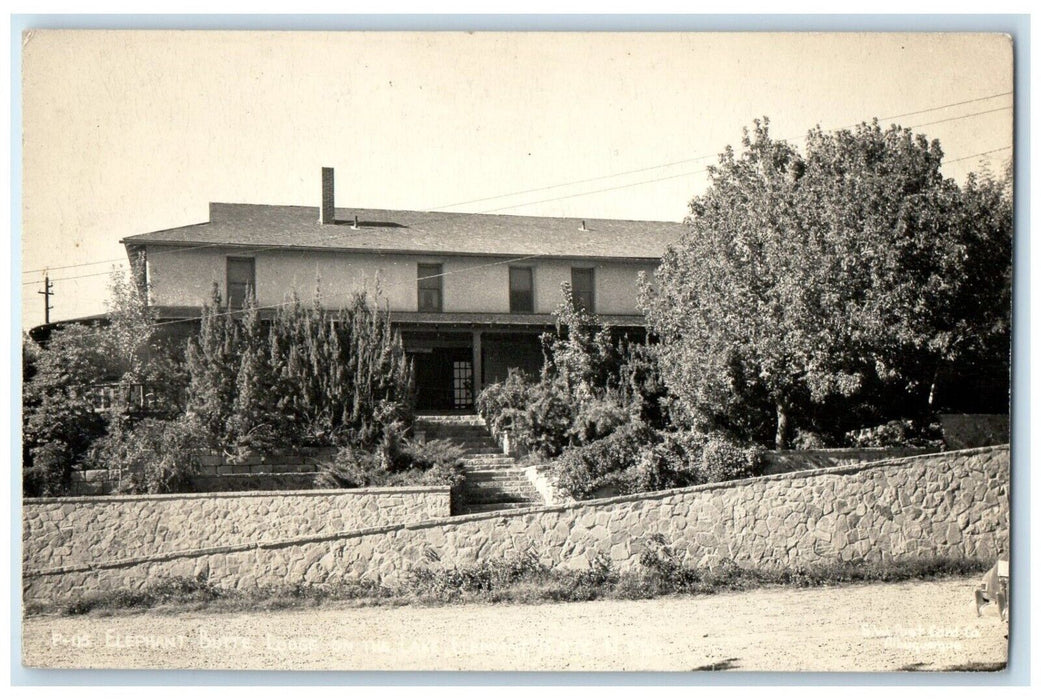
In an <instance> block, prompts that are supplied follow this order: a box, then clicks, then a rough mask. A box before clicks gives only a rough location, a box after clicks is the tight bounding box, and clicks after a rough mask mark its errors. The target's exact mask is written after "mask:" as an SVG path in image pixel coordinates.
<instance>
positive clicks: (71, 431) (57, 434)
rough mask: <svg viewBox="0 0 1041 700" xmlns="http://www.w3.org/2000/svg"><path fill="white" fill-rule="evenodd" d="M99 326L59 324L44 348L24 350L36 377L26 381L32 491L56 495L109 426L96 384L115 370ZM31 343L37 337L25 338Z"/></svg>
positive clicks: (25, 430)
mask: <svg viewBox="0 0 1041 700" xmlns="http://www.w3.org/2000/svg"><path fill="white" fill-rule="evenodd" d="M99 334H100V329H98V328H92V327H84V326H78V325H75V326H68V327H65V328H58V329H56V330H54V331H53V332H52V333H51V337H50V339H49V342H48V343H47V346H46V347H45V348H40V347H38V346H37V347H33V348H30V349H27V350H26V351H23V357H29V358H32V365H33V367H32V378H31V379H29V380H28V381H26V382H25V383H24V384H23V387H22V441H23V442H22V454H23V459H22V482H23V490H24V492H25V494H26V495H30V496H57V495H62V494H63V493H64V490H65V488H66V487H67V486H68V480H69V474H70V472H71V470H72V467H73V465H75V464H76V463H77V462H78V461H79V460H80V459H82V457H83V456H84V455H85V454H86V452H87V450H88V449H89V448H90V446H91V444H92V443H93V442H94V440H95V439H96V438H98V437H100V436H101V435H102V434H104V432H105V420H104V418H103V417H102V416H101V415H100V414H99V413H98V412H97V411H95V410H94V402H93V400H92V393H91V392H92V389H93V387H94V385H95V384H96V383H98V382H99V381H101V380H102V379H104V378H105V377H106V376H107V375H108V374H109V372H110V371H111V358H110V357H109V356H108V355H107V354H106V353H105V352H104V350H103V344H102V343H99V342H98V337H99ZM25 342H26V343H32V341H31V340H26V341H25Z"/></svg>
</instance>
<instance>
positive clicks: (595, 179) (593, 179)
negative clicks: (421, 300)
mask: <svg viewBox="0 0 1041 700" xmlns="http://www.w3.org/2000/svg"><path fill="white" fill-rule="evenodd" d="M1011 94H1012V91H1007V92H1000V93H995V94H993V95H986V96H983V97H975V98H972V99H968V100H961V101H959V102H949V103H946V104H942V105H937V106H935V107H928V108H925V109H919V110H915V111H913V112H903V113H901V114H894V115H890V116H885V117H879V118H878V119H879V120H880V121H884V120H888V119H897V118H900V117H908V116H913V115H916V114H924V113H927V112H935V111H938V110H941V109H949V108H951V107H958V106H961V105H966V104H972V103H975V102H983V101H986V100H992V99H995V98H998V97H1005V96H1008V95H1011ZM1011 108H1012V106H1011V105H1010V106H1008V107H1001V108H998V109H994V110H987V111H984V112H975V113H972V114H966V115H962V116H959V117H951V118H949V119H941V120H937V121H934V122H925V123H924V124H917V125H915V126H912V127H909V128H917V127H920V126H929V125H932V124H939V123H942V122H946V121H956V120H958V119H965V118H968V117H973V116H978V115H980V114H989V113H991V112H999V111H1002V110H1005V109H1011ZM854 126H856V124H851V125H847V126H843V127H835V128H833V129H829V131H837V130H839V129H848V128H852V127H854ZM795 138H803V137H790V138H787V139H783V140H794V139H795ZM717 155H718V153H711V154H706V155H701V156H695V157H693V158H685V159H683V160H677V161H672V162H669V163H661V164H658V165H651V166H647V167H643V168H636V169H634V170H625V171H621V172H617V173H610V174H607V175H598V176H595V177H590V178H585V179H581V180H572V181H570V182H563V183H559V184H555V185H546V186H543V187H534V188H530V189H526V190H518V191H516V192H509V193H506V194H501V195H493V196H489V197H481V198H478V199H471V200H466V201H462V202H455V203H453V204H444V205H441V206H438V207H433V208H432V209H430V211H437V210H439V209H447V208H449V207H456V206H462V205H463V204H474V203H477V202H485V201H490V200H493V199H504V198H506V197H514V196H518V195H521V194H531V193H534V192H544V191H546V190H552V189H558V188H560V187H569V186H572V185H580V184H585V183H588V182H598V181H601V180H608V179H611V178H615V177H621V176H623V175H632V174H636V173H642V172H649V171H651V170H660V169H662V168H669V167H673V166H676V165H683V164H685V163H693V162H697V161H700V160H706V159H709V158H714V157H716V156H717ZM700 172H705V169H702V170H696V171H693V172H688V173H680V174H678V175H669V176H665V177H662V178H659V179H652V180H643V181H640V182H635V183H631V184H628V185H618V186H613V187H609V188H605V189H602V190H592V191H590V192H588V193H587V192H580V193H576V194H573V195H567V196H561V197H556V198H553V199H545V200H539V201H537V202H528V203H525V204H516V205H510V206H506V207H499V208H495V209H489V210H485V211H481V212H474V213H477V214H489V213H494V212H497V211H503V210H506V209H515V208H517V207H522V206H528V205H530V204H541V203H544V202H553V201H558V200H560V199H568V198H571V197H582V196H585V195H586V194H596V193H599V192H610V191H613V190H617V189H624V188H626V187H635V186H638V185H644V184H649V183H653V182H659V181H662V180H672V179H676V178H680V177H686V176H688V175H691V174H697V173H700ZM453 213H455V212H453ZM222 245H224V244H223V243H211V244H200V245H196V246H186V247H184V248H180V249H177V250H166V251H156V252H154V253H153V254H152V255H153V257H154V256H155V255H163V254H167V253H174V252H179V251H181V250H198V249H202V248H209V247H219V246H222ZM122 260H123V259H122V258H111V259H109V260H98V261H95V262H85V263H76V264H71V265H59V266H50V267H47V268H37V269H33V270H22V274H23V275H25V274H32V273H35V272H44V271H46V270H64V269H72V268H78V267H88V266H91V265H103V264H105V263H119V262H122ZM103 274H110V272H98V273H90V274H86V275H78V276H75V277H64V278H59V280H58V281H64V280H70V279H81V278H84V277H95V276H100V275H103ZM23 284H36V282H35V281H34V282H29V283H23Z"/></svg>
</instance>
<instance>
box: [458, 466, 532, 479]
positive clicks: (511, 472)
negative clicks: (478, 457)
mask: <svg viewBox="0 0 1041 700" xmlns="http://www.w3.org/2000/svg"><path fill="white" fill-rule="evenodd" d="M466 478H467V480H474V481H488V480H494V479H507V480H511V481H527V480H528V477H527V476H526V475H525V474H524V472H523V470H520V469H467V470H466Z"/></svg>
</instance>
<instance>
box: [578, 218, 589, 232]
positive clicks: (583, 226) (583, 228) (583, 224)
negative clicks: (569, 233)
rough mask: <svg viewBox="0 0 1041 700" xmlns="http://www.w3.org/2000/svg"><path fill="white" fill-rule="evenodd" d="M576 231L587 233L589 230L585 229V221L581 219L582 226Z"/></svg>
mask: <svg viewBox="0 0 1041 700" xmlns="http://www.w3.org/2000/svg"><path fill="white" fill-rule="evenodd" d="M578 230H579V231H588V230H589V229H587V228H586V222H585V219H583V220H582V225H581V226H580V227H579V229H578Z"/></svg>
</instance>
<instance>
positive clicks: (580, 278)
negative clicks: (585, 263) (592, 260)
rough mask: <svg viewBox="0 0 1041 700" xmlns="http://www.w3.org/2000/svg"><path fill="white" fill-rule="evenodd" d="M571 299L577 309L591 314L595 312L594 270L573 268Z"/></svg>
mask: <svg viewBox="0 0 1041 700" xmlns="http://www.w3.org/2000/svg"><path fill="white" fill-rule="evenodd" d="M571 299H572V303H574V305H575V308H576V309H585V310H586V311H588V312H589V313H593V312H594V311H595V307H594V305H593V301H594V299H593V268H591V267H573V268H571Z"/></svg>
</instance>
